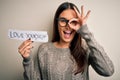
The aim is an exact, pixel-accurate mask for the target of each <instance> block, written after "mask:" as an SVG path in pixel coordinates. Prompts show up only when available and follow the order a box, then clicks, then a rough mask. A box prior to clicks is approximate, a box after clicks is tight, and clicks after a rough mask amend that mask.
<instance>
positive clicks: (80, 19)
mask: <svg viewBox="0 0 120 80" xmlns="http://www.w3.org/2000/svg"><path fill="white" fill-rule="evenodd" d="M74 10H75V12H76V14H77V17H78V22H79V25H78V26H75V27H72V29H74V30H76V31H77V30H78V29H79V28H80V27H81V26H82V25H84V24H86V21H87V19H88V17H89V15H90V12H91V11H90V10H89V11H88V12H87V14H86V15H85V14H84V6H81V13H79V12H78V11H77V9H76V8H75V7H74Z"/></svg>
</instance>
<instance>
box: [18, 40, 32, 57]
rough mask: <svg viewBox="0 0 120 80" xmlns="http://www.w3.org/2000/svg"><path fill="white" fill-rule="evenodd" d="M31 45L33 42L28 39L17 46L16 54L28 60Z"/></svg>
mask: <svg viewBox="0 0 120 80" xmlns="http://www.w3.org/2000/svg"><path fill="white" fill-rule="evenodd" d="M32 43H33V41H31V40H30V39H28V40H26V41H24V42H23V43H22V44H21V45H20V46H19V48H18V52H19V53H20V54H21V55H22V57H23V58H28V57H29V56H30V52H31V48H33V46H32V45H31V44H32Z"/></svg>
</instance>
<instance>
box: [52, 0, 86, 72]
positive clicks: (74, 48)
mask: <svg viewBox="0 0 120 80" xmlns="http://www.w3.org/2000/svg"><path fill="white" fill-rule="evenodd" d="M73 7H76V6H75V5H74V4H73V3H69V2H64V3H62V4H61V5H60V6H59V7H58V9H57V11H56V13H55V16H54V24H53V38H52V42H56V41H59V40H60V35H59V32H58V21H57V18H58V17H59V15H60V14H61V13H62V12H63V11H64V10H66V9H68V8H70V9H73V10H74V8H73ZM76 9H77V10H78V8H77V7H76ZM78 11H79V10H78ZM70 45H71V46H70V47H69V48H70V51H71V55H72V56H73V58H74V59H75V61H76V63H77V67H78V68H77V71H76V72H75V74H77V73H80V72H83V71H84V68H85V65H86V63H87V62H86V61H87V60H86V52H85V50H84V48H83V47H82V38H81V36H80V34H77V33H76V34H75V36H74V38H73V40H72V42H71V43H70Z"/></svg>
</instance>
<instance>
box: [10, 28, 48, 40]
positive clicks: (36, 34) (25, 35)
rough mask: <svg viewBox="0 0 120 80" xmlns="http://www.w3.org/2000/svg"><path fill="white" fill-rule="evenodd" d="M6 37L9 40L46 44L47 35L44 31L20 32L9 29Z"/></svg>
mask: <svg viewBox="0 0 120 80" xmlns="http://www.w3.org/2000/svg"><path fill="white" fill-rule="evenodd" d="M8 36H9V38H11V39H18V40H27V39H29V38H30V39H31V40H32V41H37V42H48V34H47V32H46V31H22V30H12V29H9V31H8Z"/></svg>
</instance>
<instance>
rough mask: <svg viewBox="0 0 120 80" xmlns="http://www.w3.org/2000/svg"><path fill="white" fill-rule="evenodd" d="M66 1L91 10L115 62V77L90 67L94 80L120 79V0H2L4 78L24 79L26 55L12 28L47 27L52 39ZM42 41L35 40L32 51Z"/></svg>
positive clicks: (92, 25)
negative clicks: (58, 11) (58, 13)
mask: <svg viewBox="0 0 120 80" xmlns="http://www.w3.org/2000/svg"><path fill="white" fill-rule="evenodd" d="M64 1H70V2H73V3H75V4H76V5H77V7H79V9H80V6H81V5H84V6H85V11H86V10H89V9H90V10H91V15H90V17H89V19H88V21H87V24H88V26H89V29H90V30H91V32H93V33H94V36H95V38H96V40H97V41H98V42H99V43H100V44H101V45H102V46H103V47H104V49H105V51H106V52H107V54H108V56H109V57H110V58H111V60H112V61H113V63H114V67H115V72H114V74H113V75H112V76H111V77H103V76H100V75H98V74H97V73H96V72H95V71H94V70H93V69H92V68H91V67H90V80H119V79H120V71H119V70H120V58H119V57H120V47H119V45H120V20H119V19H120V1H119V0H43V1H41V0H0V80H23V71H24V69H23V66H22V57H21V55H20V54H19V53H18V51H17V49H18V46H19V45H20V44H21V43H22V41H19V40H13V39H9V38H8V36H7V33H8V30H9V29H17V30H34V31H41V30H44V31H47V32H48V35H49V41H50V40H51V36H52V23H53V18H54V14H55V11H56V9H57V7H58V6H59V5H60V4H61V3H62V2H64ZM40 44H41V43H38V42H35V43H33V45H34V49H33V50H32V54H35V53H36V52H37V48H38V46H39V45H40Z"/></svg>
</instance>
